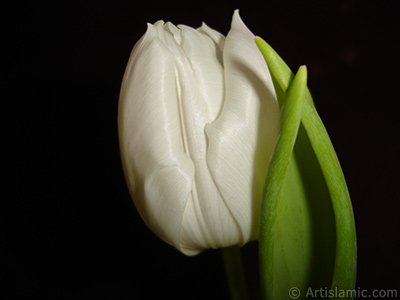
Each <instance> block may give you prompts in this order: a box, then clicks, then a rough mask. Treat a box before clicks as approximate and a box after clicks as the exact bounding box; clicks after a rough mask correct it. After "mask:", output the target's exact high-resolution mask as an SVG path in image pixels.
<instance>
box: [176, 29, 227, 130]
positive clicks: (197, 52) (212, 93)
mask: <svg viewBox="0 0 400 300" xmlns="http://www.w3.org/2000/svg"><path fill="white" fill-rule="evenodd" d="M179 27H180V28H181V31H182V42H181V46H182V48H183V50H184V51H185V55H186V57H187V58H188V60H189V62H190V65H191V68H192V70H193V76H194V79H195V81H196V84H197V86H198V87H200V88H199V89H198V90H199V92H200V93H201V95H200V96H201V98H202V100H203V101H204V102H205V103H206V104H207V107H208V115H209V122H212V121H214V120H215V119H216V117H217V116H218V114H219V113H220V110H221V108H222V103H223V99H224V70H223V66H222V61H221V60H218V56H217V55H216V54H217V53H220V55H222V52H221V50H220V49H219V46H218V45H217V44H216V43H215V42H214V41H213V40H212V39H211V38H210V37H209V36H208V35H206V34H203V33H201V32H199V31H197V30H195V29H193V28H191V27H188V26H185V25H179Z"/></svg>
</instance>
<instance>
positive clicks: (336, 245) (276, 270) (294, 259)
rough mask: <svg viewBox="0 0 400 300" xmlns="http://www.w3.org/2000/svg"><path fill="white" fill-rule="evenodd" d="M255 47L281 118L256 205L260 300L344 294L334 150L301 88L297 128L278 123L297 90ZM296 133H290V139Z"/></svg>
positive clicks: (346, 209)
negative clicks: (258, 207) (267, 71)
mask: <svg viewBox="0 0 400 300" xmlns="http://www.w3.org/2000/svg"><path fill="white" fill-rule="evenodd" d="M256 43H257V45H258V47H259V48H260V50H261V52H262V53H263V55H264V58H265V60H266V62H267V64H268V67H269V69H270V72H271V75H272V80H273V82H274V86H275V89H276V92H277V96H278V101H279V104H280V106H281V111H282V117H283V118H282V124H281V130H280V137H279V139H278V142H277V145H276V148H275V150H274V154H273V157H272V159H271V163H270V167H269V169H268V173H267V177H266V181H265V185H264V194H263V199H262V208H261V209H262V215H261V227H260V240H259V244H260V253H259V255H260V272H261V273H260V275H261V286H262V287H263V291H262V292H263V294H264V296H265V298H266V299H287V298H288V297H289V291H290V289H292V288H298V289H299V291H300V297H299V298H297V299H304V298H306V295H307V293H308V297H311V296H314V297H316V298H323V295H322V294H320V295H319V297H318V295H315V293H314V294H312V295H311V294H310V293H311V292H315V291H316V290H319V289H321V288H322V289H324V290H325V291H326V290H328V291H329V289H331V290H336V291H348V290H352V289H354V286H355V278H356V257H357V249H356V233H355V225H354V217H353V210H352V206H351V202H350V196H349V193H348V190H347V186H346V182H345V179H344V176H343V172H342V170H341V167H340V164H339V161H338V159H337V156H336V153H335V150H334V148H333V146H332V143H331V141H330V139H329V136H328V134H327V132H326V129H325V127H324V125H323V123H322V121H321V119H320V118H319V116H318V113H317V111H316V109H315V106H314V103H313V100H312V97H311V94H310V92H309V91H308V89H305V93H303V98H305V100H304V105H303V107H302V111H300V112H299V111H296V112H292V114H296V115H297V114H301V123H300V124H299V125H298V124H297V123H298V120H297V118H296V119H285V118H284V116H285V114H287V112H285V111H286V110H287V109H288V107H289V108H290V104H289V103H290V102H291V101H293V99H292V98H291V97H292V96H291V94H293V93H294V92H293V90H295V91H296V90H297V91H298V87H296V78H294V75H293V73H292V72H291V70H290V69H289V67H288V66H287V65H286V64H285V62H284V61H283V60H282V59H281V58H280V57H279V55H278V54H276V52H275V51H274V50H273V49H272V48H271V47H270V46H269V45H268V44H267V43H266V42H265V41H263V40H262V39H261V38H259V37H257V38H256ZM297 76H298V75H297ZM297 76H296V77H297ZM286 93H288V95H287V98H286ZM304 95H305V97H304ZM297 101H300V100H297ZM288 122H289V123H293V124H289V125H287V124H286V123H288ZM296 127H297V128H298V131H296V132H294V130H293V129H294V128H296ZM285 128H292V130H286V129H285ZM288 141H290V142H288ZM338 296H339V297H340V299H343V298H344V299H351V298H352V297H351V295H350V297H347V298H346V297H343V294H341V295H339V294H338ZM325 298H326V297H325Z"/></svg>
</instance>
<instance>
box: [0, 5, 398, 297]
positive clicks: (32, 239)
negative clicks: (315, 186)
mask: <svg viewBox="0 0 400 300" xmlns="http://www.w3.org/2000/svg"><path fill="white" fill-rule="evenodd" d="M396 2H397V1H332V2H329V1H243V2H242V3H241V4H234V3H232V2H229V3H230V4H227V3H225V2H217V1H210V2H207V1H196V2H176V1H158V2H153V1H79V2H76V1H68V2H65V3H63V2H59V1H54V2H37V1H31V2H28V3H25V2H18V1H16V2H13V3H14V4H13V7H12V8H8V9H3V10H2V13H1V14H2V23H3V24H2V31H3V33H2V37H1V38H2V41H3V46H2V48H3V49H2V50H3V51H5V54H4V55H3V58H2V80H1V81H2V86H3V88H2V91H3V97H2V102H3V103H4V104H5V105H4V106H3V110H2V111H3V113H2V115H4V116H5V120H6V124H5V126H4V127H3V129H4V135H3V136H5V137H6V142H5V143H4V144H3V147H4V148H5V149H6V150H8V152H7V154H6V156H5V157H4V162H5V165H6V166H7V171H6V175H7V176H6V177H7V179H6V181H5V182H4V186H5V192H4V193H3V197H2V202H3V204H4V205H5V208H4V209H2V210H1V212H2V214H4V215H3V216H2V220H3V221H4V222H2V223H3V224H2V227H1V266H0V268H1V269H0V270H1V271H0V272H1V273H0V275H1V278H0V280H1V286H2V289H1V291H2V292H6V291H10V290H11V291H12V295H13V296H12V297H11V298H10V299H76V298H81V297H82V298H85V299H98V298H100V296H106V297H107V298H108V299H158V297H159V296H160V295H164V296H165V297H168V296H171V297H173V298H174V299H191V300H192V299H228V291H227V287H226V285H225V277H224V270H223V265H222V262H221V260H220V253H219V251H213V250H209V251H206V252H204V253H202V254H201V255H198V256H196V257H185V256H184V255H183V254H181V253H179V252H178V251H176V250H175V249H173V248H172V247H170V246H168V245H166V244H164V243H163V242H161V241H160V240H159V239H158V238H157V237H155V236H154V235H153V234H152V233H151V232H150V231H149V230H148V229H147V227H146V226H145V225H144V223H143V222H142V221H141V219H140V218H139V216H138V214H137V212H136V210H135V207H134V205H133V204H132V202H131V200H130V197H129V195H128V191H127V188H126V185H125V182H124V178H123V174H122V168H121V164H120V158H119V148H118V136H117V107H118V95H119V88H120V83H121V80H122V76H123V73H124V69H125V66H126V63H127V61H128V58H129V54H130V51H131V49H132V47H133V45H134V43H135V42H136V41H137V40H138V39H139V38H140V37H141V36H142V35H143V34H144V32H145V30H146V23H147V22H151V23H153V22H155V21H157V20H159V19H163V20H165V21H172V22H173V23H175V24H179V23H182V24H187V25H190V26H193V27H197V26H200V25H201V22H202V21H205V22H206V23H207V24H208V25H209V26H210V27H212V28H214V29H217V30H218V31H220V32H221V33H223V34H226V33H227V32H228V30H229V28H230V22H231V17H232V14H233V10H234V9H235V8H239V9H240V12H241V16H242V19H243V20H244V22H245V23H246V25H247V26H248V27H249V28H250V29H251V30H252V31H253V33H255V34H257V35H260V36H262V37H263V38H264V39H266V40H267V41H268V42H269V43H270V44H271V45H272V46H273V47H274V48H275V49H276V50H277V52H278V53H279V54H280V55H281V56H282V57H283V58H284V59H285V60H286V62H287V63H288V64H289V66H291V67H292V69H293V70H296V69H297V68H298V67H299V66H300V65H301V64H306V65H307V66H308V69H309V87H310V89H311V91H312V93H313V95H314V100H315V102H316V106H317V109H318V111H319V113H320V115H321V117H322V120H323V121H324V123H325V125H326V127H327V129H328V132H329V134H330V136H331V138H332V141H333V144H334V146H335V148H336V151H337V154H338V156H339V159H340V161H341V164H342V167H343V170H344V173H345V176H346V179H347V183H348V187H349V190H350V194H351V196H352V201H353V208H354V213H355V220H356V226H357V236H358V277H357V278H358V279H357V286H358V287H359V288H361V289H368V290H369V291H372V290H373V289H389V288H390V289H398V288H399V282H400V277H399V269H400V263H399V259H398V255H399V253H400V247H399V244H400V243H399V235H400V230H399V209H400V205H399V202H400V198H399V193H398V185H399V179H400V176H399V159H398V157H399V154H398V153H399V150H400V149H399V139H398V136H399V133H398V127H399V126H398V120H399V101H400V99H399V88H398V86H399V79H400V78H399V76H398V74H399V67H400V64H399V61H400V60H399V51H400V46H399V45H400V43H399V40H400V38H399V37H400V32H399V19H400V18H399V10H398V8H397V7H396V5H395V3H396ZM9 190H10V191H9ZM246 248H248V249H247V251H248V253H250V254H251V253H253V252H252V248H255V246H254V245H250V247H246ZM253 254H254V253H253ZM255 280H256V279H255ZM3 299H6V298H3ZM7 299H9V298H8V297H7Z"/></svg>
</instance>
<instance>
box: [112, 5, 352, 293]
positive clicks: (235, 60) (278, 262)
mask: <svg viewBox="0 0 400 300" xmlns="http://www.w3.org/2000/svg"><path fill="white" fill-rule="evenodd" d="M270 72H271V73H270ZM118 126H119V140H120V150H121V159H122V165H123V169H124V174H125V178H126V181H127V185H128V188H129V191H130V194H131V196H132V199H133V201H134V203H135V205H136V207H137V209H138V211H139V213H140V215H141V217H142V218H143V220H144V221H145V222H146V224H147V225H148V226H149V228H150V229H151V230H152V231H153V232H154V233H155V234H157V235H158V236H159V237H160V238H161V239H162V240H164V241H165V242H167V243H169V244H171V245H173V246H174V247H176V248H177V249H178V250H180V251H181V252H183V253H184V254H186V255H194V254H197V253H199V252H201V251H203V250H205V249H208V248H223V250H222V253H223V259H224V263H225V269H226V274H227V278H228V283H229V287H230V292H231V295H232V298H233V299H240V300H247V299H248V294H247V288H246V284H245V278H244V275H243V268H242V265H241V260H240V256H241V254H240V249H239V248H238V247H231V246H242V245H244V244H245V243H247V242H249V241H252V240H256V239H258V245H259V263H260V264H259V270H260V279H261V282H260V283H261V284H260V287H261V296H262V299H288V297H292V298H298V297H299V298H298V299H304V298H305V297H307V291H308V289H310V288H311V289H313V290H318V289H321V288H325V289H326V288H331V289H335V290H344V291H346V290H352V289H354V286H355V277H356V258H357V247H356V235H355V225H354V217H353V210H352V206H351V201H350V196H349V193H348V190H347V185H346V181H345V179H344V175H343V172H342V169H341V167H340V163H339V160H338V158H337V156H336V153H335V150H334V148H333V146H332V143H331V141H330V139H329V136H328V133H327V132H326V129H325V127H324V125H323V123H322V121H321V119H320V117H319V115H318V113H317V110H316V107H315V105H314V101H313V99H312V97H311V93H310V92H309V90H308V89H307V68H306V67H305V66H302V67H300V68H299V70H298V72H297V74H296V75H294V74H293V73H292V71H291V70H290V68H289V67H288V66H287V65H286V63H285V62H284V61H283V59H282V58H281V57H280V56H279V55H278V54H277V53H276V52H275V51H274V50H273V49H272V47H271V46H269V45H268V44H267V43H266V42H265V41H264V40H262V39H261V38H260V37H255V36H254V35H253V34H252V33H251V31H250V30H249V29H248V28H247V27H246V25H245V24H244V23H243V22H242V20H241V19H240V17H239V13H238V11H235V13H234V15H233V19H232V25H231V29H230V31H229V33H228V34H227V36H226V38H225V37H224V36H223V35H221V34H220V33H218V32H217V31H215V30H213V29H211V28H209V27H208V26H207V25H205V24H203V25H202V26H201V27H200V28H198V29H193V28H191V27H188V26H185V25H179V26H177V27H176V26H174V25H173V24H171V23H164V22H163V21H158V22H156V23H155V24H154V25H152V24H148V28H147V31H146V33H145V35H144V36H143V37H142V38H141V39H140V40H139V41H138V42H137V43H136V45H135V47H134V48H133V51H132V54H131V56H130V59H129V62H128V66H127V68H126V71H125V75H124V79H123V83H122V87H121V94H120V102H119V113H118ZM346 299H351V296H349V297H347V298H346Z"/></svg>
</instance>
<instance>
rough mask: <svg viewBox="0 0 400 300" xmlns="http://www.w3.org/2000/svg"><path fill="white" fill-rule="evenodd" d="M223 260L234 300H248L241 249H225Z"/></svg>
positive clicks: (235, 247)
mask: <svg viewBox="0 0 400 300" xmlns="http://www.w3.org/2000/svg"><path fill="white" fill-rule="evenodd" d="M221 251H222V258H223V260H224V265H225V273H226V277H227V281H228V286H229V291H230V294H231V298H232V300H248V299H249V296H248V294H247V287H246V280H245V277H244V272H243V264H242V257H241V252H240V248H239V247H237V246H234V247H229V248H223V249H221Z"/></svg>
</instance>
